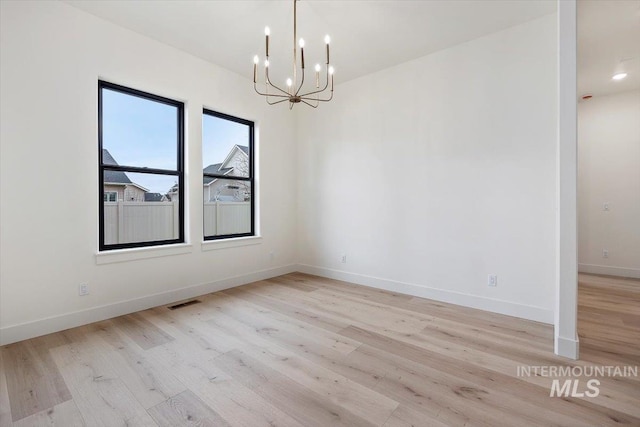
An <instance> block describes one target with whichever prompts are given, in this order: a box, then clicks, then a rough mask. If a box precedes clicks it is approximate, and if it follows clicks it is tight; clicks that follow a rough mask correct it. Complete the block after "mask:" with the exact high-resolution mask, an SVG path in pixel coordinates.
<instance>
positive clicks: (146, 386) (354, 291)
mask: <svg viewBox="0 0 640 427" xmlns="http://www.w3.org/2000/svg"><path fill="white" fill-rule="evenodd" d="M579 280H580V284H579V310H578V326H579V333H580V335H581V348H580V355H581V360H579V361H569V360H566V359H563V358H559V357H557V356H555V355H554V354H553V328H552V327H551V326H550V325H545V324H541V323H537V322H530V321H526V320H522V319H517V318H513V317H509V316H501V315H497V314H494V313H488V312H483V311H481V310H475V309H470V308H465V307H459V306H455V305H453V304H447V303H441V302H438V301H432V300H426V299H422V298H417V297H413V296H409V295H402V294H397V293H393V292H387V291H384V290H380V289H375V288H368V287H364V286H359V285H355V284H349V283H345V282H340V281H337V280H330V279H324V278H320V277H316V276H310V275H306V274H302V273H293V274H288V275H285V276H281V277H277V278H273V279H269V280H265V281H259V282H255V283H252V284H249V285H245V286H241V287H237V288H233V289H228V290H225V291H223V292H219V293H213V294H207V295H203V296H202V297H200V298H199V299H201V301H202V303H201V304H194V305H191V306H187V307H184V308H181V309H179V310H174V311H170V310H167V309H166V308H165V307H157V308H155V309H151V310H145V311H142V312H139V313H135V314H132V315H129V316H123V317H120V318H117V319H112V320H110V321H104V322H100V323H97V324H94V325H89V326H84V327H80V328H74V329H71V330H67V331H63V332H60V333H56V334H50V335H46V336H43V337H39V338H36V339H33V340H29V341H25V342H22V343H17V344H14V345H10V346H5V347H2V348H0V425H2V427H5V426H7V427H13V426H14V425H15V426H26V425H51V424H54V425H65V426H66V425H71V426H73V425H89V426H101V425H136V426H156V425H158V424H161V425H182V424H185V425H198V424H199V425H208V424H209V425H212V424H216V425H225V423H226V424H229V425H234V426H247V427H249V426H250V427H254V426H273V425H278V426H285V427H287V426H301V425H305V426H307V425H312V426H313V425H322V426H325V425H341V424H342V425H386V426H397V427H407V426H412V425H413V426H425V425H426V426H436V427H441V426H444V425H468V426H473V425H480V426H492V427H493V426H501V425H508V426H511V425H527V426H528V425H531V426H535V425H543V426H551V425H562V426H576V425H598V426H609V425H640V378H639V377H616V378H599V379H600V380H601V385H600V395H599V396H598V397H595V398H587V397H583V398H577V397H562V398H556V397H554V398H551V397H550V396H549V393H550V382H551V380H552V378H550V377H540V376H532V377H519V376H518V375H517V368H518V367H523V366H525V367H526V366H529V365H535V366H541V365H543V366H569V367H588V366H593V365H603V366H612V365H613V366H615V365H618V366H622V365H638V364H640V331H639V326H640V321H639V320H638V319H640V316H639V315H638V314H637V310H638V306H639V304H640V281H638V280H628V279H620V278H612V277H602V276H591V275H582V274H581V275H580V278H579ZM559 379H560V380H561V381H562V380H564V379H563V378H559ZM65 390H66V393H65ZM65 399H66V400H65ZM150 413H152V414H153V415H154V417H155V419H154V417H152V416H151V415H150ZM189 416H191V419H189Z"/></svg>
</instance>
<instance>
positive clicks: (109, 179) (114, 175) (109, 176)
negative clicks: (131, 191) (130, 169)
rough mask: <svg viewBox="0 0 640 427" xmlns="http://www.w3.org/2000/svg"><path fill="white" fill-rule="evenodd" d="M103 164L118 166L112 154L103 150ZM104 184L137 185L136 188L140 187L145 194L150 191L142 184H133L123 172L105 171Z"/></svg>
mask: <svg viewBox="0 0 640 427" xmlns="http://www.w3.org/2000/svg"><path fill="white" fill-rule="evenodd" d="M102 162H103V163H104V164H105V165H114V166H118V162H116V159H114V158H113V156H112V155H111V153H109V150H107V149H105V148H103V149H102ZM104 183H105V184H115V185H118V184H120V185H127V184H131V185H135V186H136V187H138V188H139V189H141V190H142V191H144V192H147V191H149V190H148V189H146V188H144V187H143V186H142V185H140V184H136V183H135V182H132V181H131V180H130V179H129V177H128V176H127V174H126V173H124V172H122V171H112V170H105V171H104Z"/></svg>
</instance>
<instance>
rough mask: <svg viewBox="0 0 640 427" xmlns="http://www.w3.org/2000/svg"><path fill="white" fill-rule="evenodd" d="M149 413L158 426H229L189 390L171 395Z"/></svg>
mask: <svg viewBox="0 0 640 427" xmlns="http://www.w3.org/2000/svg"><path fill="white" fill-rule="evenodd" d="M149 414H150V415H151V417H153V419H154V420H155V421H156V423H157V424H158V426H160V427H190V426H194V425H196V426H201V427H217V426H221V427H224V426H229V425H230V424H229V423H227V422H226V421H225V420H224V419H223V418H222V417H221V416H220V415H218V414H217V413H216V412H215V411H214V410H212V409H211V408H210V407H208V406H207V405H206V404H205V403H204V402H203V401H202V400H200V399H199V398H198V396H196V395H195V394H193V393H192V392H190V391H189V390H187V391H184V392H182V393H180V394H178V395H177V396H174V397H171V398H169V399H168V400H166V401H165V402H162V403H160V404H158V405H156V406H154V407H153V408H151V409H149Z"/></svg>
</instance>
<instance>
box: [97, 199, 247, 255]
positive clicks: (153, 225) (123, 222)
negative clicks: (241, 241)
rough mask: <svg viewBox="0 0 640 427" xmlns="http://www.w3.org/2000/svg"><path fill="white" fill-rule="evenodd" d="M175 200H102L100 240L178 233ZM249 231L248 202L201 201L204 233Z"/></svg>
mask: <svg viewBox="0 0 640 427" xmlns="http://www.w3.org/2000/svg"><path fill="white" fill-rule="evenodd" d="M179 230H180V215H179V213H178V202H105V204H104V243H105V244H106V245H113V244H117V243H131V242H151V241H155V240H172V239H177V238H178V237H179V235H180V234H179ZM250 231H251V203H250V202H213V203H205V204H204V232H205V235H206V236H216V235H225V234H239V233H248V232H250Z"/></svg>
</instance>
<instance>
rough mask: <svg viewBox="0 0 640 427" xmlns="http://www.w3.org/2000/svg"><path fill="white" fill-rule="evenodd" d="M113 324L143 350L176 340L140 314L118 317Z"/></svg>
mask: <svg viewBox="0 0 640 427" xmlns="http://www.w3.org/2000/svg"><path fill="white" fill-rule="evenodd" d="M113 323H114V324H115V325H116V326H118V327H119V328H120V329H121V330H122V331H123V332H124V333H126V334H127V335H129V337H130V338H131V339H132V340H133V341H135V343H136V344H137V345H138V346H140V348H142V349H143V350H148V349H150V348H153V347H155V346H158V345H162V344H165V343H167V342H169V341H172V340H173V339H174V338H173V337H172V336H170V335H169V334H167V333H166V332H164V331H163V330H162V329H160V328H157V327H156V326H155V325H153V324H152V323H150V322H149V321H147V320H146V319H144V318H143V317H142V316H141V315H140V314H139V313H134V314H129V315H126V316H121V317H116V318H115V319H113Z"/></svg>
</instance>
